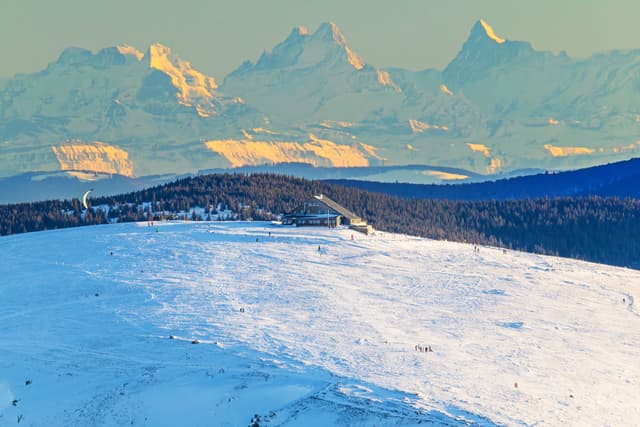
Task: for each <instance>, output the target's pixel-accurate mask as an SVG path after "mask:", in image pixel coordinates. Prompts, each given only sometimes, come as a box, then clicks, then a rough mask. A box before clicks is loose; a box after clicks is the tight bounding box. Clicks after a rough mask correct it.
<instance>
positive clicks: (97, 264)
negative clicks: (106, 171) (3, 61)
mask: <svg viewBox="0 0 640 427" xmlns="http://www.w3.org/2000/svg"><path fill="white" fill-rule="evenodd" d="M156 227H157V231H156ZM352 235H353V240H352ZM0 259H2V262H1V263H0V324H2V326H3V327H2V334H0V426H5V425H8V426H10V425H18V424H20V425H29V426H94V425H97V426H124V425H127V426H129V425H143V426H176V425H185V426H187V425H189V426H212V425H215V426H248V425H250V424H251V423H252V422H253V421H255V418H254V416H255V415H258V416H259V422H258V425H260V426H262V427H265V426H300V425H304V426H328V425H348V426H414V425H423V424H427V425H489V426H491V425H580V426H589V425H594V426H602V425H612V426H622V425H630V426H631V425H639V424H640V400H639V399H640V397H639V396H640V363H639V362H638V361H639V360H640V344H639V343H640V310H639V309H638V307H637V305H635V304H634V297H635V298H637V297H639V296H640V295H639V294H640V271H636V270H628V269H623V268H616V267H610V266H605V265H598V264H591V263H586V262H580V261H575V260H569V259H562V258H555V257H546V256H538V255H532V254H525V253H520V252H514V251H509V252H506V253H504V252H503V251H502V250H500V249H496V248H486V247H481V248H480V250H479V252H475V251H474V249H473V246H472V245H466V244H459V243H451V242H441V241H433V240H427V239H420V238H414V237H408V236H401V235H393V234H387V233H380V232H376V233H375V234H374V235H371V236H364V235H362V234H358V233H353V232H352V231H350V230H347V229H334V230H328V229H324V228H295V227H294V228H289V227H282V226H275V225H271V224H268V223H256V222H254V223H237V222H235V223H224V222H212V223H206V222H198V223H177V222H171V223H156V224H154V226H153V227H148V226H147V224H146V223H139V224H117V225H107V226H95V227H83V228H73V229H66V230H55V231H47V232H38V233H28V234H22V235H15V236H7V237H2V238H0ZM170 336H172V337H173V339H171V338H170ZM418 345H420V346H421V347H423V348H427V349H428V348H429V347H431V349H432V351H430V352H429V351H426V352H424V351H418V350H416V346H418Z"/></svg>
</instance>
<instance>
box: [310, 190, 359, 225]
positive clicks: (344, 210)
mask: <svg viewBox="0 0 640 427" xmlns="http://www.w3.org/2000/svg"><path fill="white" fill-rule="evenodd" d="M313 197H314V198H315V199H317V200H319V201H320V202H322V203H324V204H325V205H327V206H329V207H330V208H331V209H333V210H334V211H336V212H338V213H340V215H342V216H344V217H347V218H349V219H361V218H360V217H359V216H358V215H356V214H354V213H353V212H351V211H350V210H349V209H347V208H345V207H344V206H342V205H340V204H339V203H337V202H335V201H333V200H331V199H330V198H328V197H327V196H325V195H324V194H320V195H319V196H313Z"/></svg>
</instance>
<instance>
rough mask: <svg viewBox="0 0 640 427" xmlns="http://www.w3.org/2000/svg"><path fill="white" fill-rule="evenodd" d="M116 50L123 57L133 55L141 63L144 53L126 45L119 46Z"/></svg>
mask: <svg viewBox="0 0 640 427" xmlns="http://www.w3.org/2000/svg"><path fill="white" fill-rule="evenodd" d="M116 49H118V52H120V53H121V54H123V55H133V56H134V57H135V58H136V59H137V60H138V61H142V58H144V53H142V52H140V51H139V50H138V49H136V48H135V47H133V46H131V45H128V44H120V45H118V46H116Z"/></svg>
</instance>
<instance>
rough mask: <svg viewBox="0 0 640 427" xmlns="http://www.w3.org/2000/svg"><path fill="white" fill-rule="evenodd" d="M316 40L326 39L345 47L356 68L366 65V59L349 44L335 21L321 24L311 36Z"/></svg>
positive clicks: (348, 58) (350, 61) (350, 60)
mask: <svg viewBox="0 0 640 427" xmlns="http://www.w3.org/2000/svg"><path fill="white" fill-rule="evenodd" d="M311 37H312V38H313V39H315V40H324V41H329V42H331V43H334V44H336V45H338V46H340V47H341V48H342V49H344V52H345V54H346V55H347V60H348V61H349V63H350V64H351V65H352V66H353V68H355V69H356V70H360V69H362V68H363V67H364V60H363V59H362V58H361V57H360V56H359V55H358V54H356V53H355V52H354V51H353V50H351V48H350V47H349V45H348V44H347V39H346V38H345V37H344V34H342V32H341V31H340V28H338V26H337V25H336V24H335V23H333V22H324V23H322V24H320V26H319V27H318V29H317V30H316V32H315V33H313V35H312V36H311Z"/></svg>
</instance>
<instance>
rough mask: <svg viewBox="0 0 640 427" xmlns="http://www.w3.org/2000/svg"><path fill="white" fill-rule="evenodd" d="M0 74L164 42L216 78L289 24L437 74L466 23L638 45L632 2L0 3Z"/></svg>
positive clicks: (572, 48) (559, 38)
mask: <svg viewBox="0 0 640 427" xmlns="http://www.w3.org/2000/svg"><path fill="white" fill-rule="evenodd" d="M0 3H1V7H0V77H8V76H11V75H13V74H15V73H24V72H34V71H37V70H40V69H42V68H44V67H45V66H46V64H47V63H49V62H51V61H53V60H55V58H56V57H57V56H58V55H59V54H60V52H61V51H62V50H63V49H64V48H65V47H69V46H79V47H85V48H87V49H90V50H93V51H95V50H97V49H100V48H102V47H106V46H114V45H116V44H119V43H129V44H132V45H134V46H136V47H138V48H139V49H140V50H143V51H144V50H145V49H146V47H147V46H148V45H149V44H151V43H154V42H160V43H163V44H166V45H168V46H169V47H171V48H172V49H173V51H175V52H177V53H178V54H179V55H180V56H181V57H183V58H184V59H187V60H190V61H191V62H192V63H193V65H194V66H195V67H196V68H197V69H199V70H201V71H203V72H205V73H207V74H209V75H212V76H213V77H215V78H217V79H218V80H219V81H221V80H222V79H223V77H224V76H225V75H226V74H227V73H228V72H230V71H232V70H233V69H234V68H236V67H237V66H238V65H240V63H241V62H242V61H243V60H246V59H251V60H255V59H256V58H257V57H258V55H259V54H260V53H261V52H262V51H263V50H271V48H272V47H273V46H274V45H275V44H276V43H278V42H280V41H282V40H283V39H284V38H285V37H286V36H287V35H288V34H289V32H290V31H291V29H292V28H293V27H295V26H299V25H304V26H307V27H308V29H309V30H310V31H314V30H315V29H316V27H317V26H318V25H319V24H320V23H321V22H324V21H333V22H335V23H336V24H337V25H338V26H339V27H340V29H341V30H342V32H343V33H344V35H345V36H346V38H347V41H348V42H349V45H350V46H351V48H352V49H353V50H354V51H356V52H357V53H358V54H360V55H361V56H362V57H363V58H364V60H365V61H366V62H367V63H370V64H372V65H375V66H379V67H385V66H398V67H403V68H408V69H413V70H418V69H424V68H431V67H433V68H443V67H444V66H445V65H446V64H447V63H448V62H449V61H450V60H451V59H452V58H453V57H454V56H455V54H456V53H457V51H458V50H459V49H460V47H461V45H462V43H463V41H464V40H465V39H466V37H467V35H468V34H469V30H470V29H471V26H472V25H473V23H474V22H475V21H476V20H478V19H480V18H484V19H485V20H486V21H487V22H489V23H490V24H491V25H492V26H493V28H494V30H495V32H496V34H498V35H499V36H501V37H504V38H507V39H511V40H526V41H530V42H531V43H532V44H533V46H534V47H535V48H536V49H540V50H552V51H555V52H557V51H560V50H566V51H567V52H568V53H569V54H570V55H572V56H577V57H584V56H588V55H590V54H591V53H592V52H594V51H601V50H608V49H612V48H620V49H629V48H640V25H638V23H637V20H638V16H640V2H638V1H637V0H609V1H604V0H602V1H600V0H536V1H528V0H527V1H522V0H484V1H483V0H465V1H463V0H404V1H402V0H398V1H388V0H386V1H377V0H322V1H305V0H255V1H248V0H152V1H147V0H144V1H143V0H109V1H102V0H0Z"/></svg>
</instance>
